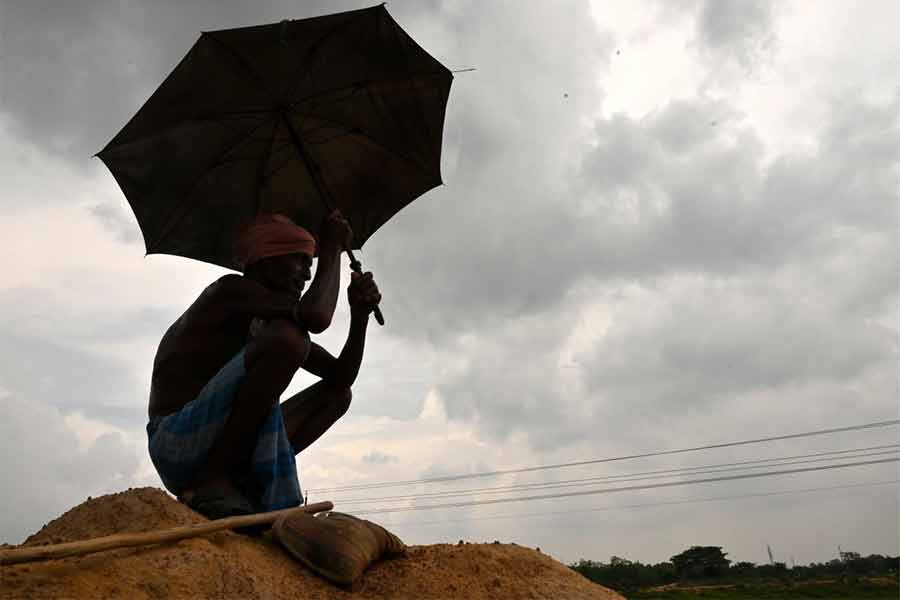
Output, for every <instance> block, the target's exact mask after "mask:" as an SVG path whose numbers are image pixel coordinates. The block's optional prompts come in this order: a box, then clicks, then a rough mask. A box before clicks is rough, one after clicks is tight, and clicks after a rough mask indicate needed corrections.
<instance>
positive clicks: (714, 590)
mask: <svg viewBox="0 0 900 600" xmlns="http://www.w3.org/2000/svg"><path fill="white" fill-rule="evenodd" d="M626 596H627V597H628V598H629V600H638V599H640V600H689V599H692V598H703V599H704V600H758V599H759V600H770V599H771V600H775V599H779V600H781V599H784V600H792V599H795V598H797V599H801V598H802V599H806V598H817V599H818V600H855V599H857V598H861V599H867V600H869V599H870V600H897V598H900V585H898V583H897V581H896V580H892V579H890V578H873V579H864V580H863V579H861V580H858V581H855V582H841V581H835V580H824V581H810V582H804V583H795V584H778V583H770V584H763V583H752V584H735V585H710V586H693V587H679V586H665V587H664V588H662V589H661V588H655V589H649V590H641V591H638V592H631V593H627V594H626Z"/></svg>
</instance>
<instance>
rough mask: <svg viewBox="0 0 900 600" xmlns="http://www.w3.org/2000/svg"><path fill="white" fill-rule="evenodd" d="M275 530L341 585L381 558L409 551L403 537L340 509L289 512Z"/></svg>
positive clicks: (320, 572)
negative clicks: (307, 512)
mask: <svg viewBox="0 0 900 600" xmlns="http://www.w3.org/2000/svg"><path fill="white" fill-rule="evenodd" d="M272 533H273V535H274V536H275V539H276V540H278V542H279V543H280V544H281V545H282V546H283V547H284V548H285V549H286V550H287V551H288V552H290V553H291V554H292V555H293V556H294V557H295V558H297V559H298V560H299V561H300V562H302V563H303V564H304V565H306V566H307V567H309V568H310V569H312V570H313V571H314V572H315V573H317V574H318V575H321V576H322V577H324V578H325V579H328V580H329V581H332V582H334V583H337V584H339V585H350V584H352V583H353V582H354V581H356V580H357V579H359V576H360V575H362V574H363V572H364V571H365V570H366V569H367V568H368V566H369V565H370V564H372V563H373V562H375V561H376V560H378V559H380V558H393V557H397V556H403V555H405V554H406V545H405V544H404V543H403V542H402V541H401V540H400V538H398V537H397V536H396V535H394V534H393V533H391V532H390V531H388V530H387V529H385V528H384V527H382V526H381V525H379V524H377V523H373V522H372V521H367V520H365V519H360V518H357V517H354V516H352V515H348V514H345V513H339V512H327V513H320V514H318V515H316V516H313V515H310V514H306V513H294V514H288V515H285V516H283V517H280V518H279V519H278V520H277V521H275V524H274V525H273V526H272Z"/></svg>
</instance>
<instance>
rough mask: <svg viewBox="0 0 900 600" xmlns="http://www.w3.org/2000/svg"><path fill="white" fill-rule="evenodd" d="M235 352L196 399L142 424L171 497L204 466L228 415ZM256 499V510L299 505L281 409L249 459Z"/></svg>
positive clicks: (240, 373) (239, 361) (235, 382)
mask: <svg viewBox="0 0 900 600" xmlns="http://www.w3.org/2000/svg"><path fill="white" fill-rule="evenodd" d="M245 351H246V348H245V349H243V350H241V351H240V352H238V353H237V354H236V355H235V356H234V358H232V359H231V360H230V361H229V362H228V363H227V364H226V365H225V366H224V367H222V369H221V370H220V371H219V372H218V373H217V374H216V375H215V376H214V377H213V378H212V379H210V380H209V382H208V383H207V384H206V387H204V388H203V389H202V390H201V391H200V393H199V394H198V395H197V397H196V398H194V399H193V400H191V401H190V402H188V403H187V404H185V405H184V406H183V407H182V408H181V410H179V411H178V412H176V413H172V414H169V415H165V416H163V417H154V418H152V419H150V422H149V423H148V424H147V436H148V438H149V449H150V460H152V461H153V465H154V466H155V467H156V470H157V472H159V476H160V478H161V479H162V482H163V484H164V485H165V486H166V488H167V489H168V490H169V491H170V492H172V493H173V494H175V495H176V496H179V495H181V493H182V492H183V491H184V490H185V489H186V488H187V487H188V486H189V485H190V484H191V482H192V481H193V479H194V477H195V476H196V475H197V473H198V472H200V471H201V470H202V469H203V468H204V466H205V463H206V457H207V455H208V454H209V451H210V449H211V448H212V445H213V443H214V442H215V440H216V438H217V437H218V436H219V435H220V434H221V432H222V429H223V428H224V427H225V422H226V420H227V419H228V415H229V414H230V413H231V402H232V400H233V398H234V395H235V393H236V392H237V388H238V386H239V384H240V383H241V381H242V380H243V378H244V376H245V375H246V370H245V367H244V353H245ZM250 470H251V471H252V472H251V473H247V474H246V475H247V476H248V477H249V478H250V479H252V480H253V483H254V484H255V485H254V486H253V488H254V489H256V490H257V491H258V496H259V497H256V498H250V500H251V501H253V502H254V503H255V504H257V505H258V506H259V507H260V509H261V510H263V511H270V510H279V509H282V508H290V507H293V506H297V505H299V504H301V502H302V495H301V492H300V482H299V481H298V479H297V464H296V462H295V459H294V448H293V446H291V442H290V440H289V439H288V436H287V431H286V430H285V427H284V417H283V416H282V414H281V407H280V406H278V407H276V408H275V409H274V410H273V411H272V412H271V414H270V415H269V417H268V418H267V419H266V421H265V422H264V423H263V425H262V427H260V429H259V432H258V434H257V440H256V447H255V449H254V451H253V457H252V460H251V467H250Z"/></svg>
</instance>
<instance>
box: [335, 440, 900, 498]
mask: <svg viewBox="0 0 900 600" xmlns="http://www.w3.org/2000/svg"><path fill="white" fill-rule="evenodd" d="M894 446H900V444H894ZM842 452H844V453H846V452H857V451H853V450H844V451H842ZM858 452H860V453H858V454H854V455H853V456H829V457H824V458H812V459H809V460H792V459H796V458H806V457H807V456H821V455H822V454H835V453H834V452H825V453H820V454H812V455H800V456H794V457H783V458H770V459H764V460H761V461H743V462H739V463H724V464H720V465H710V466H707V467H685V468H681V469H666V470H662V471H646V472H643V473H626V474H620V475H604V476H601V477H585V478H581V479H566V480H562V481H545V482H534V483H521V484H516V485H507V486H496V487H485V488H471V489H467V490H445V491H442V492H431V493H424V494H409V495H402V496H379V497H375V498H352V499H347V500H344V499H341V500H339V501H340V503H341V504H342V505H343V504H371V503H374V502H385V501H391V502H396V501H400V500H421V499H426V498H450V497H456V496H472V495H478V494H501V493H507V492H517V491H525V490H537V489H558V488H567V487H579V486H584V485H592V484H598V483H605V482H610V481H612V482H620V481H645V480H648V479H666V478H671V477H680V476H681V475H707V474H711V473H722V472H727V471H742V470H747V469H761V468H771V467H784V466H790V465H800V464H809V463H815V462H822V461H837V460H852V459H857V458H868V457H872V456H884V455H886V454H896V453H897V452H900V450H896V449H895V450H885V451H881V452H862V450H860V451H858ZM776 461H777V462H776ZM763 462H765V463H769V464H747V463H763ZM733 465H741V466H733Z"/></svg>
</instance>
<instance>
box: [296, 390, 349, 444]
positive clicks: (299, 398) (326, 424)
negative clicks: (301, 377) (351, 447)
mask: <svg viewBox="0 0 900 600" xmlns="http://www.w3.org/2000/svg"><path fill="white" fill-rule="evenodd" d="M351 398H352V394H351V393H350V389H349V388H341V389H339V388H334V387H331V386H329V385H328V384H326V383H325V382H324V381H320V382H318V383H316V384H314V385H311V386H309V387H308V388H306V389H305V390H303V391H301V392H299V393H297V394H294V395H293V396H291V397H290V398H288V399H287V400H285V401H284V402H282V403H281V413H282V414H283V415H284V426H285V429H287V434H288V439H290V440H291V445H293V446H294V452H297V453H299V452H300V451H302V450H304V449H305V448H306V447H307V446H309V445H310V444H312V443H313V442H314V441H316V440H317V439H319V437H321V436H322V434H323V433H325V432H326V431H327V430H328V429H329V428H330V427H331V426H332V425H334V423H335V422H336V421H337V420H338V419H340V418H341V417H342V416H344V413H346V412H347V409H348V408H349V407H350V400H351Z"/></svg>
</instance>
